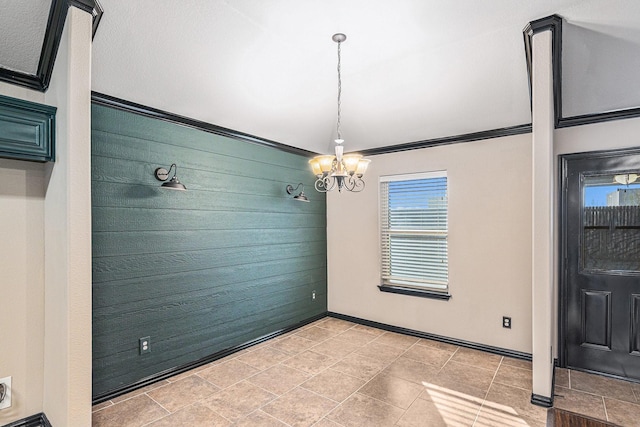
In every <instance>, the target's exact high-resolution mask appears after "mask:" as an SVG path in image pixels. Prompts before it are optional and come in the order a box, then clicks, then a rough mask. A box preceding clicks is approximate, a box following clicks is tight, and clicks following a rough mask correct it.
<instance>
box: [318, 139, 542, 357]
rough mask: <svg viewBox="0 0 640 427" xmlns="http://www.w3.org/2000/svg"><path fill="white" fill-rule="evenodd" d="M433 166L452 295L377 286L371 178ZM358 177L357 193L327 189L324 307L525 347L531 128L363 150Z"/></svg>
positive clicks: (504, 345) (527, 332)
mask: <svg viewBox="0 0 640 427" xmlns="http://www.w3.org/2000/svg"><path fill="white" fill-rule="evenodd" d="M439 170H446V171H447V181H448V187H449V188H448V191H449V195H448V196H449V206H448V207H449V234H448V244H449V247H448V250H449V291H450V293H451V295H452V297H451V299H450V300H449V301H443V300H436V299H429V298H418V297H414V296H407V295H398V294H392V293H386V292H380V291H379V290H378V287H377V286H378V285H379V284H380V232H379V220H378V211H379V209H378V206H379V204H378V203H379V197H378V192H379V184H378V178H379V177H380V176H386V175H397V174H406V173H419V172H429V171H439ZM365 178H366V181H367V187H366V188H365V189H364V191H363V192H361V193H357V194H340V195H339V194H330V195H328V196H327V236H328V271H329V311H333V312H338V313H343V314H348V315H352V316H356V317H361V318H364V319H369V320H374V321H377V322H382V323H387V324H390V325H395V326H401V327H405V328H409V329H415V330H418V331H423V332H427V333H432V334H437V335H442V336H446V337H451V338H456V339H461V340H466V341H472V342H476V343H481V344H485V345H491V346H495V347H502V348H507V349H511V350H516V351H522V352H526V353H530V352H531V135H529V134H526V135H517V136H510V137H504V138H494V139H488V140H484V141H476V142H469V143H464V144H452V145H445V146H440V147H433V148H426V149H422V150H413V151H405V152H399V153H390V154H382V155H378V156H371V165H370V166H369V170H368V171H367V176H366V177H365ZM355 211H358V215H349V216H345V215H340V212H355ZM346 233H349V239H344V238H343V236H344V235H345V234H346ZM502 316H511V317H512V320H513V327H512V329H505V328H503V327H502V325H501V322H502Z"/></svg>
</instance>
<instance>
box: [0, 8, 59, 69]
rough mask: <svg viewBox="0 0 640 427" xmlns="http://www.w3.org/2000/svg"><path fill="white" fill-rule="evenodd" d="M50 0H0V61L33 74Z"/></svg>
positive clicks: (36, 66) (40, 47) (6, 66)
mask: <svg viewBox="0 0 640 427" xmlns="http://www.w3.org/2000/svg"><path fill="white" fill-rule="evenodd" d="M50 8H51V0H0V65H2V66H3V67H5V68H9V69H12V70H15V71H21V72H23V73H27V74H36V73H37V71H38V61H39V60H40V52H41V50H42V42H43V41H44V33H45V30H46V29H47V18H48V16H49V9H50Z"/></svg>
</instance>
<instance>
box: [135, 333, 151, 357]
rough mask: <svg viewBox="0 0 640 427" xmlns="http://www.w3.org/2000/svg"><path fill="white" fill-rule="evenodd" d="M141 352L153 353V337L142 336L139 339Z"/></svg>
mask: <svg viewBox="0 0 640 427" xmlns="http://www.w3.org/2000/svg"><path fill="white" fill-rule="evenodd" d="M138 346H139V348H140V354H147V353H151V337H142V338H140V339H138Z"/></svg>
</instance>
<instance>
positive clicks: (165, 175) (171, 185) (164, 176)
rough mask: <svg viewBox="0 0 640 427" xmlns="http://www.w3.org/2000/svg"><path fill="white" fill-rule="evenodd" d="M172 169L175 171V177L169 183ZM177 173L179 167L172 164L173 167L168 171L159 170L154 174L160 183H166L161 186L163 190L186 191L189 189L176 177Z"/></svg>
mask: <svg viewBox="0 0 640 427" xmlns="http://www.w3.org/2000/svg"><path fill="white" fill-rule="evenodd" d="M171 169H173V176H172V177H171V179H170V180H169V181H167V180H168V179H169V174H170V173H171ZM177 172H178V166H176V164H175V163H172V164H171V166H169V170H166V169H165V168H157V169H156V171H155V172H154V175H155V177H156V179H157V180H158V181H164V183H163V184H162V185H161V187H162V188H166V189H167V190H180V191H186V189H187V187H185V186H184V184H183V183H181V182H180V180H179V179H178V176H177V175H176V174H177Z"/></svg>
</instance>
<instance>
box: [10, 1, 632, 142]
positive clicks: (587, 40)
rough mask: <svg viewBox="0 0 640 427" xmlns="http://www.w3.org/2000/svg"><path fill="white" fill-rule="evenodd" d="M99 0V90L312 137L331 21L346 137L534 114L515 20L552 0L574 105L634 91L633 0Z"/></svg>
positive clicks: (316, 137)
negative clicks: (560, 22) (337, 36)
mask: <svg viewBox="0 0 640 427" xmlns="http://www.w3.org/2000/svg"><path fill="white" fill-rule="evenodd" d="M2 1H6V0H0V2H2ZM100 2H101V4H102V6H103V8H104V15H103V17H102V21H101V22H100V27H99V28H98V31H97V33H96V36H95V39H94V45H93V69H92V86H93V90H95V91H98V92H102V93H105V94H108V95H112V96H116V97H119V98H123V99H126V100H129V101H133V102H137V103H140V104H144V105H148V106H151V107H154V108H158V109H161V110H165V111H169V112H172V113H175V114H179V115H183V116H187V117H191V118H194V119H198V120H202V121H205V122H209V123H213V124H216V125H219V126H223V127H227V128H231V129H235V130H238V131H241V132H245V133H249V134H253V135H256V136H259V137H262V138H266V139H270V140H274V141H278V142H281V143H284V144H288V145H292V146H295V147H299V148H304V149H307V150H310V151H314V152H331V151H332V146H333V139H334V138H335V120H336V95H337V76H336V60H337V57H336V47H337V46H336V44H335V43H334V42H333V41H332V40H331V36H332V35H333V34H334V33H336V32H343V33H345V34H346V35H347V41H346V42H344V43H343V45H342V71H343V73H342V78H343V93H342V135H343V137H344V139H345V149H346V150H347V151H353V150H361V149H368V148H375V147H381V146H389V145H394V144H400V143H407V142H412V141H418V140H425V139H431V138H437V137H444V136H452V135H459V134H465V133H469V132H477V131H484V130H489V129H496V128H502V127H507V126H515V125H520V124H525V123H530V121H531V118H530V110H529V92H528V82H527V72H526V64H525V57H524V48H523V36H522V30H523V28H524V27H525V25H526V24H527V23H528V22H530V21H532V20H535V19H538V18H542V17H545V16H548V15H551V14H554V13H557V14H559V15H561V16H562V17H563V18H565V20H566V22H565V24H567V25H568V26H569V28H571V29H572V30H571V31H567V34H566V36H565V38H566V39H568V41H566V42H565V46H566V47H565V50H566V49H569V48H570V49H571V55H566V52H565V57H568V58H570V61H569V62H568V63H566V64H563V67H564V73H565V76H566V75H567V73H570V75H573V74H575V75H576V76H577V77H576V79H575V80H574V81H571V84H567V85H566V86H567V88H568V89H567V90H566V91H565V93H564V94H563V95H564V97H565V99H566V100H568V101H567V105H568V107H567V108H568V109H569V110H571V111H572V112H573V111H577V112H579V113H581V114H584V113H585V111H582V110H585V109H586V110H587V111H586V112H599V111H598V109H602V108H604V109H612V108H613V109H615V108H625V107H630V106H631V107H632V106H637V105H638V104H635V103H636V102H639V101H640V93H639V91H638V89H637V88H638V87H640V77H636V75H638V76H640V73H638V72H637V70H638V66H640V54H639V49H638V47H639V46H640V1H638V0H483V1H480V0H447V1H444V0H395V1H388V0H386V1H380V0H183V1H175V0H135V1H131V0H100ZM591 46H596V47H597V49H595V50H593V51H592V50H590V47H591ZM611 46H621V47H616V48H614V49H612V48H611ZM612 51H613V52H614V53H613V54H612V53H611V52H612ZM607 52H609V53H607ZM601 54H604V58H605V59H606V61H599V59H598V58H599V55H601ZM633 67H635V68H633ZM620 68H622V69H624V70H626V71H623V72H620ZM592 74H593V75H592ZM611 75H613V76H615V78H616V80H617V81H616V82H613V83H611V82H609V87H608V88H607V90H604V91H602V90H601V91H598V88H597V87H593V86H594V84H593V83H591V86H585V83H584V82H589V81H593V80H594V79H595V81H607V80H611V79H609V78H608V77H609V76H611ZM581 79H582V80H584V82H583V81H581ZM629 82H630V83H632V85H631V86H630V85H629ZM596 86H597V85H596ZM585 87H588V88H589V90H590V91H591V92H588V93H585V91H584V90H581V88H585ZM629 87H632V88H634V90H631V91H630V90H628V88H629ZM599 92H602V93H599ZM621 94H626V97H625V96H622V95H621ZM621 97H622V98H623V99H621ZM583 100H584V102H583ZM565 115H566V114H565Z"/></svg>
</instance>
